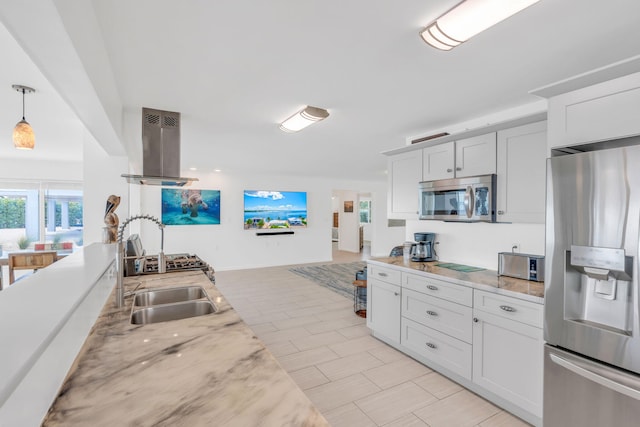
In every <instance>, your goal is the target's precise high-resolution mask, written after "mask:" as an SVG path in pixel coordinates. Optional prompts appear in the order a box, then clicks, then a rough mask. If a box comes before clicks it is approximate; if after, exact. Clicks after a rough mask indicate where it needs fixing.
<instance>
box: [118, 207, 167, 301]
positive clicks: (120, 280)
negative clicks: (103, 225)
mask: <svg viewBox="0 0 640 427" xmlns="http://www.w3.org/2000/svg"><path fill="white" fill-rule="evenodd" d="M137 219H146V220H149V221H151V222H154V223H156V224H158V228H159V229H160V253H159V254H158V273H165V272H166V271H167V270H166V262H165V258H164V224H163V223H162V222H161V221H160V220H159V219H158V218H156V217H153V216H151V215H135V216H132V217H129V218H127V219H126V220H125V221H124V222H123V223H122V225H121V226H120V229H119V230H118V255H117V257H116V272H117V279H116V307H117V308H121V307H122V306H123V305H124V287H123V281H124V259H125V256H124V252H125V251H124V248H125V245H124V243H123V241H122V238H123V235H124V229H125V227H126V226H127V225H129V223H130V222H132V221H134V220H137Z"/></svg>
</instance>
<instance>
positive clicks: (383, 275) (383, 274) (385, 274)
mask: <svg viewBox="0 0 640 427" xmlns="http://www.w3.org/2000/svg"><path fill="white" fill-rule="evenodd" d="M378 276H381V277H387V273H378Z"/></svg>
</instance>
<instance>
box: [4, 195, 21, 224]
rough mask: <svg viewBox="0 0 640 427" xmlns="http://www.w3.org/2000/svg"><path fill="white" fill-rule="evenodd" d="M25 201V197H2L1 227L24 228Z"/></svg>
mask: <svg viewBox="0 0 640 427" xmlns="http://www.w3.org/2000/svg"><path fill="white" fill-rule="evenodd" d="M25 203H26V200H25V199H24V198H12V197H2V198H0V228H24V227H25V218H24V213H25Z"/></svg>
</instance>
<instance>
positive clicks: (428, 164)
mask: <svg viewBox="0 0 640 427" xmlns="http://www.w3.org/2000/svg"><path fill="white" fill-rule="evenodd" d="M455 154H456V151H455V143H454V141H450V142H447V143H444V144H438V145H434V146H432V147H426V148H424V149H423V150H422V180H423V181H435V180H436V179H447V178H453V177H454V176H455Z"/></svg>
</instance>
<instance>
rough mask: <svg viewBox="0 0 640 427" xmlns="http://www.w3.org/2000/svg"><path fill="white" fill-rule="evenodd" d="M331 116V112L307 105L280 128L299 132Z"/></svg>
mask: <svg viewBox="0 0 640 427" xmlns="http://www.w3.org/2000/svg"><path fill="white" fill-rule="evenodd" d="M327 117H329V112H328V111H327V110H323V109H322V108H318V107H311V106H309V105H308V106H306V107H305V108H303V109H302V110H300V111H298V112H297V113H295V114H294V115H293V116H291V117H289V118H288V119H287V120H285V121H284V122H282V123H281V124H280V130H283V131H285V132H298V131H299V130H302V129H304V128H306V127H307V126H309V125H311V124H313V123H315V122H319V121H320V120H324V119H326V118H327Z"/></svg>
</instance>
